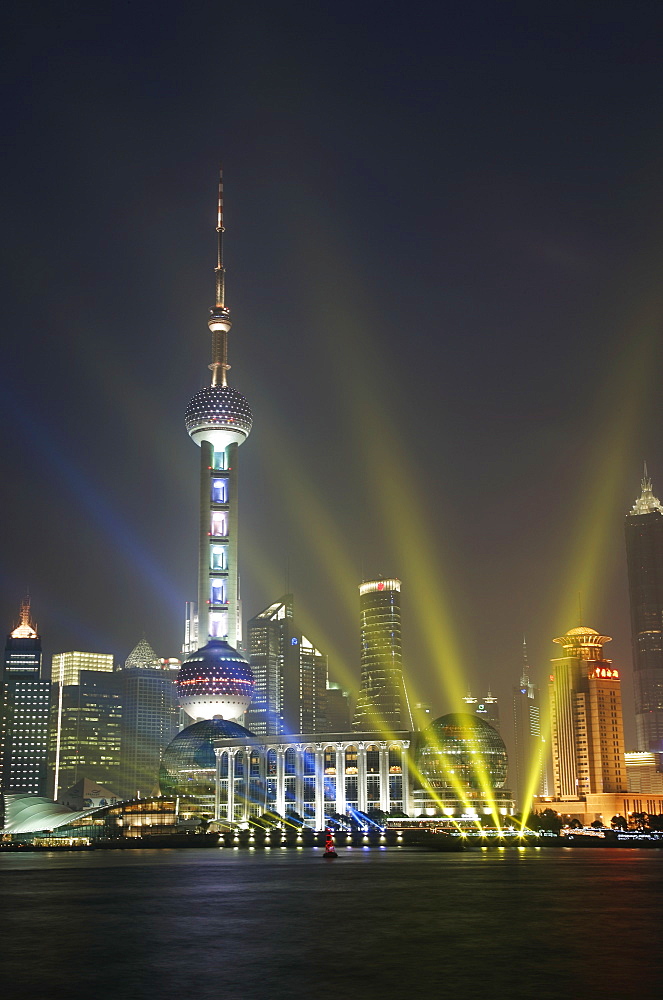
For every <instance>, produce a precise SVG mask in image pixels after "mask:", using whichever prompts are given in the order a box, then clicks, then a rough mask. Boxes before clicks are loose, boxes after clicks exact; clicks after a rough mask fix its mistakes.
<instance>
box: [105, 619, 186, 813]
mask: <svg viewBox="0 0 663 1000" xmlns="http://www.w3.org/2000/svg"><path fill="white" fill-rule="evenodd" d="M175 663H176V668H175V669H170V668H169V666H168V662H167V661H162V660H160V659H159V657H158V656H157V655H156V653H155V652H154V650H153V649H152V647H151V646H150V644H149V642H147V640H146V639H141V640H140V642H139V643H138V645H137V646H136V647H135V648H134V649H133V650H132V651H131V653H129V656H128V657H127V659H126V660H125V662H124V667H123V668H122V669H120V671H119V679H120V688H121V700H122V727H121V748H120V781H119V792H120V795H121V796H122V797H123V798H131V797H132V796H135V795H136V793H137V792H140V794H141V795H143V796H145V795H151V794H152V793H153V792H154V790H155V789H156V788H157V787H158V784H159V765H160V763H161V753H162V751H163V750H164V749H165V748H166V747H167V746H168V744H169V743H170V741H171V740H172V739H173V737H174V736H175V735H176V733H177V730H178V718H179V711H178V708H177V689H176V687H175V678H176V676H177V670H178V668H179V662H178V661H175Z"/></svg>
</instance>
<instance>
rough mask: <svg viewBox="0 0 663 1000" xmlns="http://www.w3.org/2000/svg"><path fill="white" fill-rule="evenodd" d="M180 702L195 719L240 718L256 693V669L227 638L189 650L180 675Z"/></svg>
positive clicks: (178, 683)
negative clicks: (252, 667)
mask: <svg viewBox="0 0 663 1000" xmlns="http://www.w3.org/2000/svg"><path fill="white" fill-rule="evenodd" d="M176 684H177V693H178V695H179V701H180V705H181V706H182V708H183V709H184V711H185V712H186V714H187V715H188V716H190V717H191V718H192V719H215V718H220V719H238V718H239V717H240V715H243V714H244V712H246V710H247V708H248V707H249V705H250V704H251V698H252V697H253V671H252V670H251V667H250V666H249V664H248V663H247V661H246V660H245V659H244V657H243V656H242V654H241V653H239V652H238V651H237V650H236V649H233V647H232V646H230V645H229V644H228V643H227V642H226V641H225V639H210V641H209V642H208V643H207V645H206V646H201V648H200V649H198V650H196V651H195V652H194V653H190V654H189V655H188V656H187V658H186V660H185V661H184V663H183V664H182V666H181V668H180V671H179V673H178V675H177V680H176Z"/></svg>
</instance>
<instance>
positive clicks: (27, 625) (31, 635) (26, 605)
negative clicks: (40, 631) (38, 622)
mask: <svg viewBox="0 0 663 1000" xmlns="http://www.w3.org/2000/svg"><path fill="white" fill-rule="evenodd" d="M12 638H13V639H36V638H37V632H36V630H35V628H34V626H33V625H32V624H31V622H30V595H29V594H26V596H25V597H24V598H23V600H22V601H21V620H20V622H19V624H18V625H17V626H16V628H15V629H14V631H13V632H12Z"/></svg>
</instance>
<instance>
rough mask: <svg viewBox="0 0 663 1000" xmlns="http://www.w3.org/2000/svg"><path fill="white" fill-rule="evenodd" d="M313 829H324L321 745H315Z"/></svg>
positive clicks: (322, 754) (323, 753) (323, 764)
mask: <svg viewBox="0 0 663 1000" xmlns="http://www.w3.org/2000/svg"><path fill="white" fill-rule="evenodd" d="M315 828H316V830H324V828H325V751H324V749H323V746H322V743H316V745H315Z"/></svg>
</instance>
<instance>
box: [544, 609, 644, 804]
mask: <svg viewBox="0 0 663 1000" xmlns="http://www.w3.org/2000/svg"><path fill="white" fill-rule="evenodd" d="M609 641H610V638H609V636H604V635H599V634H598V632H596V631H595V630H594V629H591V628H586V627H585V626H579V627H578V628H572V629H570V631H568V632H567V633H566V635H563V636H561V637H560V638H558V639H555V640H554V642H557V643H559V644H560V645H562V646H563V647H564V654H565V655H564V656H562V657H559V658H557V659H554V660H552V672H551V674H550V683H549V693H550V716H551V745H552V757H553V775H554V792H555V799H559V800H562V801H563V800H567V799H568V800H572V799H579V798H584V797H586V796H588V795H597V794H598V795H600V794H602V793H610V792H621V791H624V790H625V789H626V767H625V763H624V727H623V720H622V698H621V686H620V679H619V671H618V670H616V669H615V668H614V667H613V665H612V661H611V660H606V659H604V657H603V645H604V643H606V642H609Z"/></svg>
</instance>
